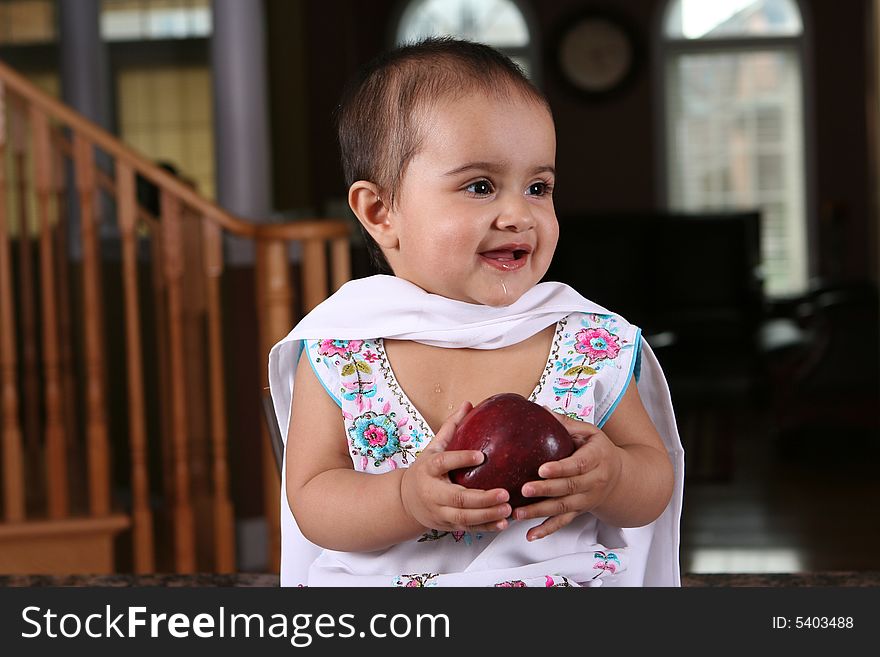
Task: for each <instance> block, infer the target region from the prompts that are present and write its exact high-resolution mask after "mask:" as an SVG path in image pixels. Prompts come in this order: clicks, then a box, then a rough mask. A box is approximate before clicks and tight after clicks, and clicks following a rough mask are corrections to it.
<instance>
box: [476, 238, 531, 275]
mask: <svg viewBox="0 0 880 657" xmlns="http://www.w3.org/2000/svg"><path fill="white" fill-rule="evenodd" d="M531 252H532V248H531V247H530V246H529V245H527V244H504V245H502V246H500V247H499V248H497V249H491V250H489V251H483V252H482V253H480V258H482V260H483V262H484V263H485V264H487V265H489V266H490V267H493V268H494V269H500V270H501V271H516V270H517V269H522V268H523V267H525V266H526V264H527V263H528V262H529V254H530V253H531Z"/></svg>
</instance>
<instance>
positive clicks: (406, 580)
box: [393, 573, 440, 588]
mask: <svg viewBox="0 0 880 657" xmlns="http://www.w3.org/2000/svg"><path fill="white" fill-rule="evenodd" d="M439 574H440V573H421V574H419V575H398V576H397V577H395V578H394V580H393V583H394V586H402V587H406V588H421V587H425V586H437V582H432V581H431V580H432V579H434V578H435V577H437V576H438V575H439Z"/></svg>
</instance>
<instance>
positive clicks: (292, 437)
mask: <svg viewBox="0 0 880 657" xmlns="http://www.w3.org/2000/svg"><path fill="white" fill-rule="evenodd" d="M307 358H308V356H307V355H306V353H305V352H303V355H302V357H301V358H300V362H299V366H298V368H297V372H296V380H295V382H294V390H295V391H296V394H294V396H293V409H292V412H291V420H290V427H289V430H288V434H287V448H286V449H287V466H286V467H287V470H286V475H287V500H288V502H289V504H290V508H291V510H292V511H293V514H294V517H295V518H296V521H297V524H298V525H299V528H300V530H301V531H302V533H303V535H304V536H305V537H306V538H308V539H309V540H310V541H312V542H313V543H315V544H316V545H320V546H322V547H325V548H328V549H331V550H341V551H370V550H379V549H383V548H387V547H389V546H391V545H394V544H396V543H400V542H403V541H408V540H412V539H415V538H417V537H418V536H420V535H421V534H423V533H424V532H426V531H427V530H428V529H432V528H433V529H440V530H447V531H450V530H468V531H492V530H495V531H497V530H499V529H502V528H503V527H504V526H505V525H506V521H504V518H506V517H507V516H508V515H510V506H509V505H508V504H505V502H506V500H507V492H506V491H504V490H502V489H495V490H492V491H478V490H468V489H465V488H463V487H462V486H458V485H456V484H452V483H451V482H450V481H449V479H448V475H447V473H448V471H449V470H453V469H456V468H461V467H467V466H471V465H475V464H477V463H479V462H481V461H482V459H483V455H482V454H481V453H480V452H478V451H477V452H475V451H472V450H467V451H465V450H462V451H452V452H446V451H444V448H445V446H446V443H447V442H448V440H449V438H450V437H451V436H452V433H453V432H454V431H455V427H456V426H457V425H458V423H459V422H461V420H462V418H463V417H464V415H465V414H466V413H467V411H468V410H469V409H470V406H469V405H462V407H461V408H459V410H458V411H457V412H456V413H455V414H453V415H452V416H451V417H450V418H449V419H448V420H447V421H446V422H445V423H444V425H443V427H442V428H441V429H440V430H439V431H438V432H437V435H436V436H435V438H434V440H432V441H431V443H430V444H429V445H428V446H426V447H425V449H424V450H422V452H421V453H420V454H419V456H418V458H417V459H416V460H415V462H414V463H412V464H411V465H410V467H409V468H400V469H397V470H392V471H390V472H386V473H383V474H367V473H363V472H357V471H355V470H354V468H353V466H352V461H351V456H350V455H349V453H348V440H347V439H346V436H345V427H344V423H343V418H342V413H341V412H340V410H339V407H338V406H337V405H336V404H335V403H334V402H333V401H332V399H331V398H330V396H329V395H328V394H327V393H326V392H325V391H324V389H323V387H322V386H321V383H320V382H319V381H318V379H317V377H316V376H315V374H314V372H313V371H312V368H311V366H310V365H309V362H308V360H307ZM502 497H503V499H501V498H502ZM499 523H501V524H499Z"/></svg>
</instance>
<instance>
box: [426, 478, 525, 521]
mask: <svg viewBox="0 0 880 657" xmlns="http://www.w3.org/2000/svg"><path fill="white" fill-rule="evenodd" d="M509 498H510V495H508V494H507V491H506V490H504V489H503V488H493V489H491V490H480V489H477V488H465V487H464V486H444V487H443V490H442V492H439V493H438V494H437V495H436V497H435V498H434V499H435V501H436V503H437V504H440V505H442V506H448V507H451V508H453V509H486V508H489V507H493V506H498V505H500V504H505V503H507V502H508V500H509ZM507 506H508V510H507V515H510V505H509V504H508V505H507ZM504 517H505V518H506V517H507V516H504Z"/></svg>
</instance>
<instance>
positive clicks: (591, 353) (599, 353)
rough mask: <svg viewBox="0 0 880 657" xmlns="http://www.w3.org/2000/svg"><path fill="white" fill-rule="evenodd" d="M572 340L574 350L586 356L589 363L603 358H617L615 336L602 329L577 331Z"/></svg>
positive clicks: (617, 345)
mask: <svg viewBox="0 0 880 657" xmlns="http://www.w3.org/2000/svg"><path fill="white" fill-rule="evenodd" d="M574 339H575V344H574V350H575V351H576V352H578V353H579V354H586V355H587V357H588V358H589V359H590V362H591V363H595V362H596V361H598V360H603V359H605V358H617V354H619V353H620V345H619V344H618V339H617V336H616V335H612V334H611V333H609V332H608V331H607V330H606V329H604V328H591V329H584V330H582V331H578V332H577V335H576V336H575V337H574Z"/></svg>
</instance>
